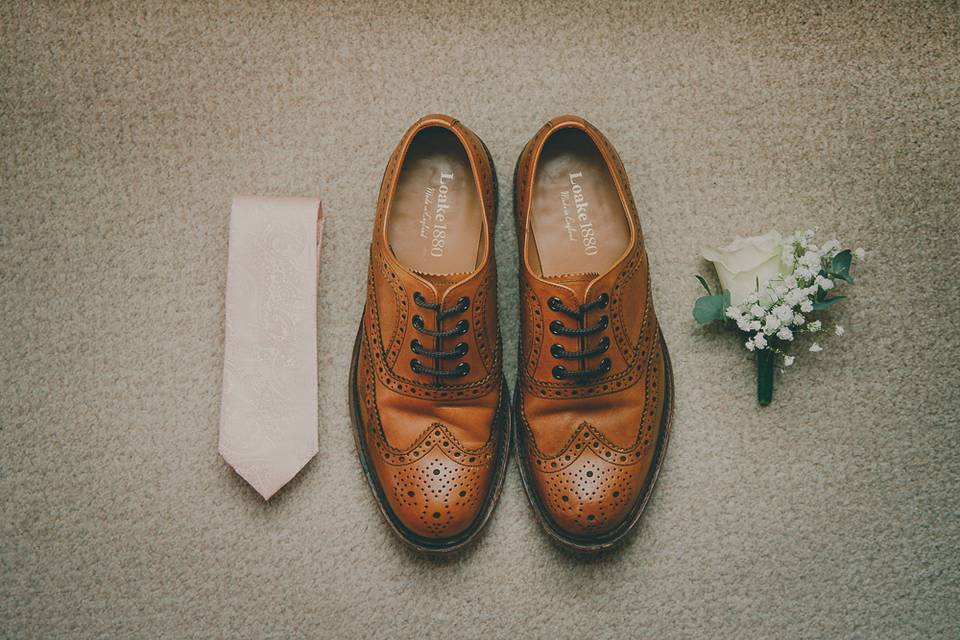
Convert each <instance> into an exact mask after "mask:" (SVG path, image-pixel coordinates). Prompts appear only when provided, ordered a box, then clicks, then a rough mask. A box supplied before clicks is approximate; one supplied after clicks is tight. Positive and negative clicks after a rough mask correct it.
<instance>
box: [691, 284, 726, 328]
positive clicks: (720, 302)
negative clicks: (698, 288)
mask: <svg viewBox="0 0 960 640" xmlns="http://www.w3.org/2000/svg"><path fill="white" fill-rule="evenodd" d="M729 301H730V292H729V291H724V292H723V294H721V295H718V296H703V297H701V298H697V301H696V302H695V303H694V304H693V318H694V320H696V321H697V322H699V323H700V324H710V323H711V322H715V321H717V320H720V321H723V320H724V318H726V316H725V315H724V313H723V312H724V309H726V308H727V305H726V303H727V302H729Z"/></svg>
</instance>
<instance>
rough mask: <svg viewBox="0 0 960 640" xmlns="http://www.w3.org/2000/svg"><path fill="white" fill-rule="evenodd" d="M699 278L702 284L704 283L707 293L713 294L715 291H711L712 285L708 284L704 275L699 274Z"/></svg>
mask: <svg viewBox="0 0 960 640" xmlns="http://www.w3.org/2000/svg"><path fill="white" fill-rule="evenodd" d="M697 280H699V281H700V284H702V285H703V288H704V289H706V291H707V295H708V296H712V295H713V291H710V286H709V285H708V284H707V281H706V280H704V279H703V276H697Z"/></svg>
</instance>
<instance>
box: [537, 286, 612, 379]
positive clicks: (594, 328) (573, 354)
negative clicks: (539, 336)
mask: <svg viewBox="0 0 960 640" xmlns="http://www.w3.org/2000/svg"><path fill="white" fill-rule="evenodd" d="M609 302H610V296H608V295H607V294H606V293H601V294H600V295H599V296H598V297H597V299H596V300H594V301H592V302H588V303H586V304H582V305H580V308H579V309H571V308H570V307H568V306H566V305H565V304H563V302H562V301H561V300H560V298H557V297H556V296H552V297H551V298H550V299H549V300H547V306H548V307H550V309H552V310H553V311H556V312H558V313H564V314H566V315H568V316H570V317H571V318H573V319H575V320H576V321H577V327H576V328H569V327H567V326H565V325H564V324H563V322H561V321H560V320H554V321H553V322H551V323H550V333H552V334H553V335H555V336H574V337H577V338H580V344H581V346H582V345H583V344H584V340H583V339H584V338H586V337H587V336H592V335H594V334H596V333H600V332H601V331H603V330H605V329H606V328H607V326H608V325H609V324H610V319H609V318H608V317H607V316H606V315H604V316H601V317H600V320H599V321H597V323H596V324H594V325H591V326H589V327H585V326H583V320H584V318H585V317H586V315H587V313H589V312H590V311H593V310H594V309H605V308H606V307H607V304H608V303H609ZM609 348H610V338H609V337H607V336H603V337H601V338H600V342H599V343H598V344H597V346H595V347H591V348H590V349H580V350H579V351H567V350H566V349H564V348H563V345H560V344H554V345H553V346H551V347H550V355H552V356H553V357H554V358H556V359H557V360H580V361H581V364H580V369H578V370H576V371H569V370H568V369H567V368H566V367H564V366H563V365H562V364H558V365H557V366H555V367H554V368H553V377H554V378H556V379H557V380H566V379H568V378H572V379H589V378H594V377H597V376H601V375H603V374H605V373H607V372H608V371H610V366H611V364H610V358H604V359H603V360H601V361H600V364H599V365H597V366H596V367H594V368H592V369H588V368H586V366H585V365H586V359H587V358H591V357H593V356H598V355H600V354H601V353H606V351H607V349H609Z"/></svg>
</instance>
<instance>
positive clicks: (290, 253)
mask: <svg viewBox="0 0 960 640" xmlns="http://www.w3.org/2000/svg"><path fill="white" fill-rule="evenodd" d="M322 228H323V213H322V210H321V208H320V201H319V200H317V199H314V198H257V197H237V198H234V200H233V208H232V210H231V212H230V255H229V259H228V263H227V294H226V321H225V337H224V350H223V352H224V353H223V395H222V398H221V404H220V455H222V456H223V457H224V459H225V460H226V461H227V463H229V464H230V466H232V467H233V468H234V470H236V472H237V473H239V474H240V475H241V476H242V477H243V478H244V479H245V480H246V481H247V482H249V483H250V484H251V485H253V488H254V489H256V490H257V491H258V492H259V493H260V495H262V496H263V497H264V499H269V498H270V496H272V495H273V494H274V493H276V492H277V490H279V489H280V488H281V487H282V486H283V485H285V484H286V483H287V482H288V481H290V479H291V478H293V476H295V475H297V472H298V471H300V469H301V468H303V466H304V465H305V464H306V463H307V462H309V460H310V459H311V458H312V457H313V456H314V455H316V453H317V450H318V444H317V275H318V269H319V254H320V234H321V230H322Z"/></svg>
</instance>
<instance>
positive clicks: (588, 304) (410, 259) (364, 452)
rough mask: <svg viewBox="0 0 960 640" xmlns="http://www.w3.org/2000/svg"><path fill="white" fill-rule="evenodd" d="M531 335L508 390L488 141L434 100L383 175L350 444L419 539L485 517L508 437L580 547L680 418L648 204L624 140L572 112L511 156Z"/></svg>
mask: <svg viewBox="0 0 960 640" xmlns="http://www.w3.org/2000/svg"><path fill="white" fill-rule="evenodd" d="M514 207H515V210H516V223H517V233H518V237H519V245H520V251H521V257H520V297H521V305H520V309H521V312H520V313H521V318H520V321H521V326H522V331H521V341H520V358H519V363H518V374H517V384H516V392H515V402H514V404H513V406H511V404H510V400H509V394H508V391H507V385H506V381H505V380H504V376H503V371H502V354H501V348H500V333H499V328H498V323H497V296H496V283H497V274H496V265H495V261H494V226H495V223H496V217H497V180H496V175H495V173H494V168H493V162H492V159H491V157H490V153H489V151H488V150H487V148H486V146H485V145H484V144H483V142H482V141H481V140H480V139H479V138H478V137H477V136H476V135H475V134H474V133H473V132H472V131H470V130H469V129H467V128H466V127H465V126H463V125H462V124H461V123H459V122H458V121H456V120H455V119H453V118H450V117H448V116H442V115H432V116H427V117H425V118H422V119H421V120H420V121H418V122H417V123H416V124H414V125H413V126H412V127H411V128H410V129H409V130H408V131H407V133H406V135H404V136H403V139H402V140H401V141H400V144H399V145H398V146H397V148H396V150H395V151H394V152H393V155H392V156H391V158H390V162H389V164H388V165H387V170H386V173H385V174H384V177H383V183H382V185H381V187H380V199H379V201H378V207H377V216H376V223H375V225H374V233H373V243H372V245H371V248H370V264H369V272H368V275H367V299H366V304H365V306H364V312H363V319H362V322H361V324H360V330H359V333H358V335H357V341H356V345H355V348H354V354H353V367H352V371H351V375H350V397H351V409H352V417H353V423H354V432H355V436H356V442H357V451H358V453H359V455H360V461H361V465H362V467H363V470H364V473H365V475H366V477H367V480H368V481H369V483H370V486H371V488H372V489H373V492H374V495H375V497H376V500H377V502H378V504H379V506H380V509H381V511H382V512H383V514H384V516H385V517H386V519H387V521H388V522H389V523H390V525H391V526H392V527H393V529H394V530H395V531H396V532H397V533H398V534H399V535H400V536H401V538H403V539H404V540H405V541H406V542H408V543H410V544H411V545H413V546H414V547H416V548H417V549H419V550H422V551H431V552H448V551H453V550H456V549H459V548H461V547H462V546H464V545H465V544H467V543H469V542H470V541H471V540H472V539H473V538H474V537H475V536H476V535H477V534H478V532H479V531H480V530H481V529H482V527H483V525H484V523H485V522H486V521H487V519H488V518H489V517H490V513H491V512H492V510H493V507H494V504H495V503H496V501H497V498H498V495H499V492H500V488H501V486H502V485H503V478H504V474H505V470H506V465H507V459H508V457H509V450H510V440H511V437H512V438H514V439H515V443H516V452H517V458H518V460H519V466H520V473H521V477H522V479H523V484H524V487H525V488H526V491H527V495H528V497H529V499H530V502H531V504H532V505H533V508H534V511H535V513H536V514H537V516H538V518H539V519H540V521H541V523H542V524H543V526H544V528H545V530H546V531H547V532H548V533H549V534H550V535H551V536H552V537H553V538H554V539H556V540H557V541H559V542H562V543H563V544H565V545H567V546H569V547H572V548H575V549H577V550H581V551H594V550H599V549H603V548H606V547H609V546H611V545H613V544H616V543H617V542H618V541H620V540H622V539H623V537H624V536H625V535H626V534H627V532H628V531H629V530H630V529H631V528H632V527H633V525H634V524H635V523H636V522H637V520H638V518H639V517H640V514H641V512H642V511H643V508H644V506H645V505H646V503H647V500H648V499H649V497H650V492H651V490H652V488H653V485H654V482H655V480H656V478H657V474H658V472H659V469H660V465H661V463H662V461H663V456H664V451H665V450H666V446H667V439H668V436H669V429H670V417H671V412H672V391H673V383H672V376H671V371H670V359H669V357H668V354H667V348H666V344H665V343H664V341H663V336H662V335H661V333H660V328H659V325H658V323H657V317H656V314H655V313H654V309H653V301H652V299H651V295H650V284H649V271H648V263H647V256H646V252H645V250H644V244H643V235H642V233H641V230H640V222H639V218H638V216H637V211H636V206H635V204H634V202H633V197H632V195H631V193H630V188H629V185H628V182H627V177H626V174H625V172H624V169H623V165H622V163H621V162H620V159H619V157H618V156H617V153H616V151H614V149H613V147H612V146H611V145H610V143H609V142H608V141H607V140H606V138H605V137H604V136H603V134H601V133H600V132H599V131H598V130H597V129H596V128H594V127H593V126H592V125H590V124H589V123H588V122H586V121H585V120H583V119H581V118H577V117H573V116H564V117H560V118H555V119H553V120H551V121H550V122H548V123H547V124H546V125H544V127H543V128H541V129H540V131H539V132H537V134H536V135H535V136H534V137H533V139H532V140H530V142H529V143H527V145H526V147H525V148H524V149H523V152H522V154H521V155H520V159H519V161H518V164H517V169H516V172H515V182H514Z"/></svg>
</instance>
